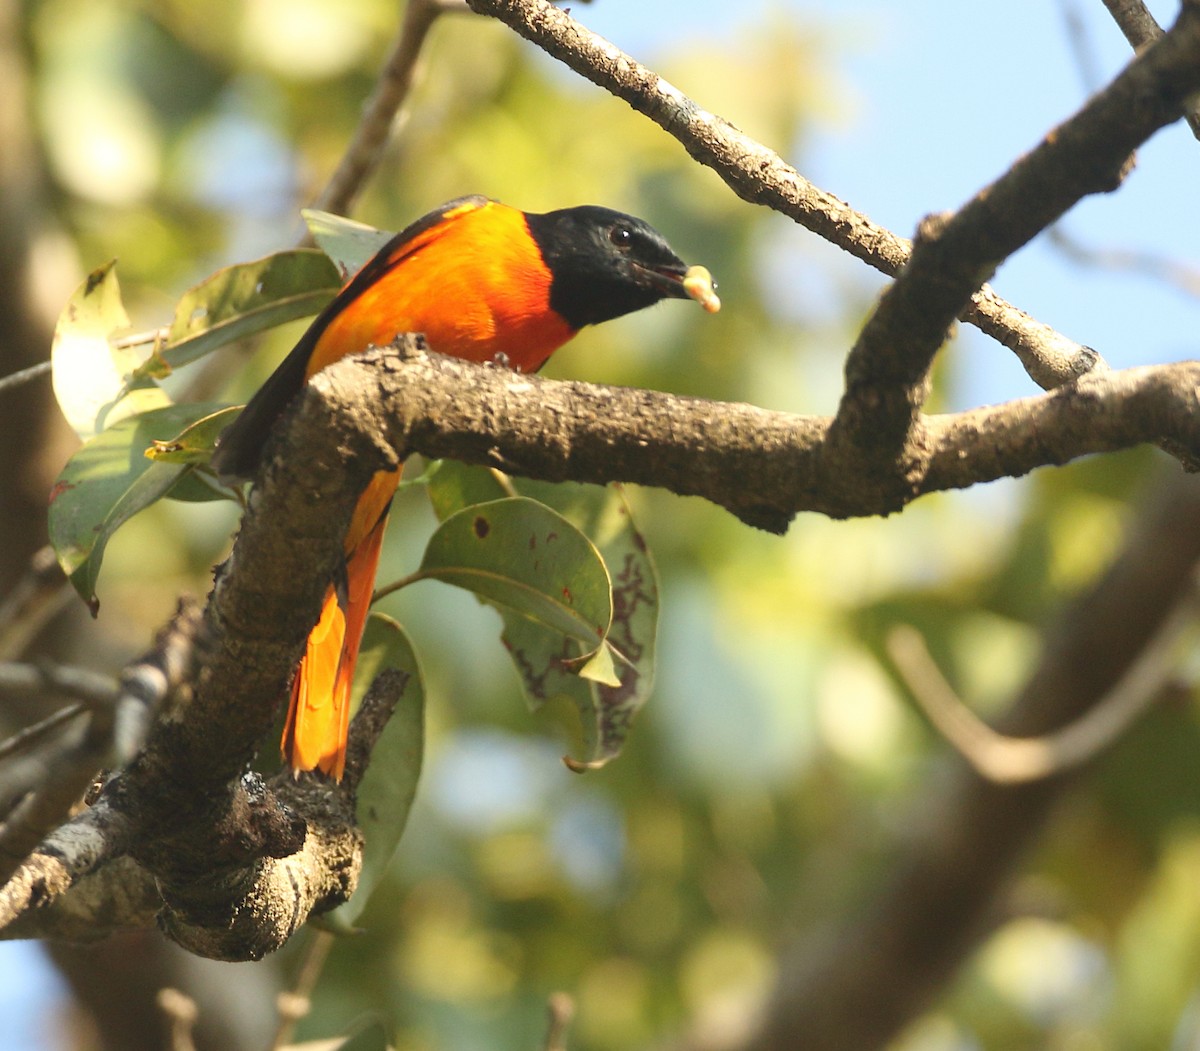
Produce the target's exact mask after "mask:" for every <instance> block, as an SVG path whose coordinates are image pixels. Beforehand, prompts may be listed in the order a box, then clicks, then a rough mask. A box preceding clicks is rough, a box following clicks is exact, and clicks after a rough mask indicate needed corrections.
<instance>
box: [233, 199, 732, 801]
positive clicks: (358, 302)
mask: <svg viewBox="0 0 1200 1051" xmlns="http://www.w3.org/2000/svg"><path fill="white" fill-rule="evenodd" d="M688 298H690V299H694V300H696V301H697V302H699V303H700V304H701V305H702V306H703V307H704V308H705V309H706V310H708V311H709V312H714V313H715V312H716V311H717V310H719V309H720V300H719V298H718V297H717V294H716V286H715V285H714V283H713V281H712V278H711V275H710V274H709V272H708V270H706V269H705V268H704V267H700V266H693V267H688V266H687V265H686V264H685V263H684V262H683V261H682V260H681V259H680V258H679V256H677V255H676V254H675V252H674V251H673V250H672V249H671V247H670V246H669V245H668V243H667V241H666V240H665V239H664V238H663V236H662V235H661V234H660V233H658V232H657V231H656V230H655V229H654V228H653V227H651V226H650V225H649V224H648V223H646V222H645V221H643V220H641V219H638V218H635V217H633V216H630V215H625V214H623V213H622V212H618V211H614V210H612V209H610V208H604V207H601V206H598V205H577V206H574V207H569V208H562V209H558V210H555V211H548V212H542V213H531V212H524V211H521V210H520V209H517V208H513V207H511V206H509V205H505V204H502V203H500V202H499V201H496V200H492V199H491V198H488V197H483V196H479V195H472V196H468V197H459V198H455V199H454V200H452V201H448V202H446V203H445V204H442V205H440V206H439V207H437V208H435V209H434V210H433V211H431V212H429V213H428V214H426V215H424V216H422V217H421V218H420V219H417V220H416V221H415V222H413V223H412V224H410V225H409V226H408V227H406V228H405V229H403V230H401V231H400V232H399V233H398V234H396V235H395V236H394V237H392V238H391V239H390V240H389V241H388V242H387V243H386V244H384V245H383V247H382V248H380V249H379V251H378V252H377V253H376V254H375V255H374V256H373V257H372V258H371V259H370V260H368V261H367V262H366V263H365V264H364V265H363V266H362V268H361V269H360V270H359V271H358V272H357V273H356V274H355V275H354V276H353V277H352V278H350V280H349V281H348V282H347V283H346V284H345V285H344V287H343V288H342V290H341V291H340V292H339V293H338V294H337V296H336V297H335V298H334V299H333V300H332V301H331V302H330V303H329V305H328V306H326V307H325V309H324V310H323V311H322V312H321V313H320V314H319V315H318V316H317V317H316V318H315V320H314V321H313V322H312V324H311V325H310V326H309V328H308V329H307V330H306V331H305V333H304V334H303V335H302V336H301V337H300V339H299V341H298V342H297V343H296V345H295V347H294V348H293V349H292V351H291V352H290V353H289V354H288V355H287V357H286V358H284V360H283V361H282V362H281V364H280V365H279V366H278V368H277V369H276V370H275V371H274V372H273V373H272V374H271V375H270V376H269V377H268V379H267V380H266V382H265V383H263V385H262V386H261V387H260V388H259V389H258V391H257V392H256V393H255V394H254V396H253V397H252V398H251V399H250V401H249V402H248V403H247V405H246V406H245V408H244V409H243V410H242V412H241V413H240V414H239V416H238V417H237V418H236V419H235V421H234V422H233V423H232V424H231V425H230V426H229V427H228V428H227V429H226V430H225V431H224V433H223V434H222V435H221V436H220V438H219V439H218V441H217V445H216V448H215V451H214V453H213V456H212V459H211V467H212V469H213V470H214V471H215V472H216V473H217V475H218V476H219V477H220V478H221V479H222V480H224V481H227V482H234V483H236V482H239V481H243V480H249V479H252V478H253V476H254V475H255V473H256V471H257V469H258V467H259V464H260V461H261V460H262V455H263V450H264V448H265V445H266V442H267V439H268V437H269V436H270V434H271V431H272V429H273V428H274V426H275V424H276V423H277V422H278V420H279V419H280V417H281V416H282V415H283V414H284V412H285V411H286V409H287V408H288V406H289V405H290V404H291V403H292V402H293V401H294V400H295V399H296V398H297V396H298V395H299V394H300V393H301V392H302V391H303V389H304V386H305V384H306V383H307V382H308V380H309V379H311V378H312V377H313V376H314V375H315V374H316V373H317V372H319V371H320V370H321V369H323V368H325V367H326V366H328V365H330V364H332V363H333V362H335V361H338V360H340V359H341V358H343V357H345V356H346V355H349V354H353V353H356V352H358V351H362V350H365V349H366V348H367V347H368V346H369V345H384V344H387V343H390V342H391V341H392V340H394V339H395V338H396V337H397V336H398V335H400V334H402V333H407V332H415V333H421V334H423V335H424V337H425V340H426V342H427V344H428V346H429V348H430V349H431V350H434V351H437V352H438V353H441V354H446V355H449V356H452V357H457V358H462V359H465V360H467V361H474V362H487V363H494V364H500V365H504V366H507V367H508V368H511V369H514V370H516V371H518V372H527V373H528V372H535V371H537V370H538V369H540V368H541V367H542V365H543V364H545V362H546V360H547V359H548V358H549V357H550V355H551V354H552V353H553V352H554V351H555V350H557V349H558V348H559V347H561V346H562V345H563V344H564V343H566V342H567V341H568V340H570V339H571V338H572V337H573V336H574V335H575V334H576V333H577V332H579V330H580V329H582V328H585V327H586V326H588V325H596V324H600V323H602V322H605V321H609V320H612V319H614V318H618V317H621V316H623V315H625V314H629V313H632V312H634V311H637V310H641V309H643V308H645V307H648V306H651V305H652V304H654V303H657V302H659V301H660V300H663V299H688ZM399 480H400V469H399V468H397V469H394V470H384V471H379V472H377V473H376V474H375V475H374V476H373V477H372V479H371V481H370V482H369V483H368V485H367V487H366V489H365V490H364V492H363V494H362V495H361V497H360V498H359V500H358V503H357V505H356V507H355V510H354V513H353V515H352V518H351V522H350V525H349V528H348V530H347V532H346V535H345V538H344V541H343V564H342V567H341V569H340V571H339V572H338V573H337V577H336V579H335V580H333V581H331V582H330V584H329V587H328V589H327V592H326V595H325V598H324V602H323V604H322V609H321V614H320V617H319V618H318V620H317V623H316V624H315V625H314V627H313V629H312V631H311V633H310V634H309V636H308V640H307V643H306V645H305V650H304V653H303V655H302V656H301V658H300V661H299V664H298V666H297V669H296V672H295V675H294V677H293V680H292V687H291V699H290V703H289V706H288V714H287V717H286V720H285V724H284V730H283V737H282V741H281V751H282V754H283V758H284V760H285V761H286V762H287V763H288V764H289V765H290V766H291V768H292V770H293V772H295V773H297V774H298V773H299V772H301V771H309V770H319V771H321V772H322V773H324V774H326V775H329V776H330V777H332V778H333V779H334V780H338V781H340V780H341V778H342V775H343V773H344V770H345V764H346V738H347V733H348V728H349V717H350V711H349V708H350V687H351V684H352V680H353V676H354V665H355V661H356V659H357V656H358V650H359V646H360V644H361V640H362V633H363V629H364V628H365V626H366V620H367V611H368V609H369V607H370V604H371V596H372V592H373V588H374V581H375V573H376V569H377V567H378V563H379V554H380V548H381V544H382V540H383V534H384V530H385V527H386V524H387V518H388V512H389V509H390V507H391V502H392V497H393V496H394V494H395V492H396V487H397V485H398V483H399Z"/></svg>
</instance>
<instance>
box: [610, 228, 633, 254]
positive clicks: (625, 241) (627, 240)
mask: <svg viewBox="0 0 1200 1051" xmlns="http://www.w3.org/2000/svg"><path fill="white" fill-rule="evenodd" d="M608 239H609V240H610V241H611V242H612V243H613V244H614V245H616V246H617V247H618V248H622V249H624V248H628V247H629V246H630V245H632V244H633V231H632V230H630V229H629V227H628V226H614V227H613V228H612V229H611V230H609V231H608Z"/></svg>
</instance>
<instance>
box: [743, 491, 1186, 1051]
mask: <svg viewBox="0 0 1200 1051" xmlns="http://www.w3.org/2000/svg"><path fill="white" fill-rule="evenodd" d="M1197 516H1200V479H1197V478H1194V477H1186V478H1185V477H1183V476H1179V475H1177V476H1176V477H1175V478H1174V479H1173V480H1172V481H1171V484H1170V485H1168V486H1166V487H1165V492H1161V493H1160V494H1159V498H1158V499H1157V500H1155V501H1153V502H1151V504H1150V506H1148V507H1145V508H1144V511H1143V514H1142V517H1141V519H1140V521H1138V522H1137V523H1136V524H1135V526H1134V528H1133V530H1132V532H1131V535H1130V536H1129V538H1128V539H1127V541H1126V544H1125V547H1124V550H1123V551H1122V552H1121V553H1120V555H1119V556H1118V558H1117V560H1116V561H1115V562H1114V564H1113V565H1112V567H1111V568H1110V569H1109V571H1108V572H1107V573H1106V574H1105V575H1104V576H1103V577H1102V578H1101V579H1100V580H1099V581H1098V582H1097V583H1096V584H1095V585H1094V586H1093V587H1092V588H1091V589H1090V590H1089V591H1088V592H1087V593H1085V594H1083V595H1080V596H1079V598H1078V599H1077V600H1076V601H1075V602H1073V603H1072V604H1071V606H1070V607H1069V608H1067V609H1066V610H1064V611H1063V612H1062V614H1061V616H1060V617H1059V618H1058V621H1057V623H1056V624H1055V625H1053V626H1052V627H1051V628H1050V630H1049V631H1048V633H1047V635H1046V643H1045V649H1044V651H1043V654H1042V658H1041V661H1040V663H1039V664H1038V666H1037V668H1036V669H1035V670H1034V672H1033V674H1032V675H1031V676H1030V678H1029V680H1028V682H1027V683H1026V685H1025V687H1024V689H1023V690H1022V691H1021V693H1020V695H1019V696H1018V697H1017V699H1016V701H1015V703H1014V704H1013V706H1012V708H1011V709H1010V711H1009V714H1008V717H1007V718H1006V719H1005V720H1003V732H1005V733H1007V734H1010V735H1012V736H1019V737H1038V736H1042V735H1044V734H1047V733H1052V732H1053V731H1054V730H1055V729H1056V728H1058V727H1061V726H1064V725H1069V724H1071V723H1073V722H1074V721H1076V720H1078V719H1080V718H1081V717H1083V716H1084V715H1085V713H1087V712H1089V711H1091V710H1092V709H1093V708H1094V707H1095V705H1096V704H1098V703H1100V702H1101V701H1102V699H1103V698H1104V697H1105V696H1107V695H1109V694H1110V693H1111V691H1113V690H1114V689H1116V688H1117V684H1118V683H1119V682H1120V681H1121V679H1122V678H1124V677H1125V676H1126V675H1127V674H1128V673H1129V670H1130V669H1131V668H1132V667H1133V666H1134V665H1135V663H1136V662H1137V660H1138V657H1139V654H1141V653H1142V652H1143V651H1144V650H1145V649H1146V647H1147V645H1148V644H1149V643H1150V640H1151V639H1153V638H1154V637H1155V636H1156V635H1157V634H1158V633H1159V631H1160V630H1161V627H1162V625H1163V624H1164V622H1165V621H1167V619H1168V618H1169V617H1170V615H1171V614H1172V611H1174V610H1175V609H1176V608H1177V607H1178V606H1179V603H1180V602H1181V601H1183V600H1184V599H1185V598H1187V597H1188V596H1189V593H1190V591H1191V589H1192V588H1193V587H1194V576H1193V573H1194V569H1195V566H1196V564H1197V560H1200V530H1197V529H1196V528H1195V522H1196V520H1197ZM944 773H949V774H950V776H942V777H939V778H937V779H936V781H935V785H934V787H933V788H932V790H931V791H930V792H926V793H921V794H920V796H919V799H920V803H919V806H920V812H919V814H915V815H914V816H913V818H912V821H911V823H910V824H909V825H907V826H906V827H910V828H912V830H913V831H912V833H911V836H910V837H909V838H908V839H907V840H906V841H905V842H903V843H901V844H898V845H897V848H896V849H895V850H894V851H893V852H892V855H891V856H890V857H889V858H888V861H887V871H888V872H889V873H890V876H889V877H888V880H887V882H886V883H885V885H884V887H883V888H882V890H881V891H879V892H877V893H876V895H875V896H874V897H873V899H872V901H871V903H870V904H869V905H868V906H867V907H866V908H865V909H864V912H863V914H862V915H861V916H856V917H854V918H848V919H845V920H843V921H841V922H833V923H831V924H830V925H829V927H828V928H827V929H826V930H824V931H822V932H820V933H819V934H816V935H813V936H812V937H810V939H808V940H807V941H806V943H805V944H803V945H801V946H797V947H795V948H794V949H793V951H792V953H791V954H790V957H789V958H788V959H786V961H785V966H784V968H783V971H782V973H781V975H780V978H779V982H778V986H777V990H776V994H775V997H774V1000H773V1001H772V1003H771V1004H770V1006H769V1007H768V1010H767V1013H766V1018H765V1020H764V1022H763V1025H762V1028H761V1030H760V1032H759V1033H758V1034H757V1036H756V1037H755V1039H753V1040H752V1041H750V1043H749V1045H748V1046H749V1048H750V1049H751V1051H785V1049H788V1051H790V1049H792V1048H794V1047H795V1046H796V1034H797V1033H803V1034H804V1047H805V1049H806V1051H841V1049H843V1048H848V1047H853V1048H863V1049H868V1048H878V1047H883V1046H885V1045H886V1044H887V1043H888V1041H889V1040H890V1039H891V1038H892V1037H893V1036H894V1035H895V1034H896V1032H897V1031H898V1030H899V1029H900V1027H901V1026H903V1025H904V1024H905V1023H906V1022H907V1021H908V1020H909V1019H911V1018H913V1017H914V1016H915V1015H916V1014H918V1013H919V1012H920V1011H922V1010H923V1009H925V1008H926V1007H927V1006H928V1004H929V1003H930V1002H931V1001H932V999H933V997H934V996H935V994H936V993H937V991H938V989H940V988H941V986H942V985H943V983H944V982H945V981H946V980H947V979H948V978H949V976H950V975H951V974H952V973H953V972H954V970H955V969H956V968H957V967H958V966H959V964H960V963H961V962H962V960H963V958H964V957H965V956H966V955H967V954H968V953H969V952H970V951H971V950H972V949H974V947H975V946H976V945H977V943H978V941H979V940H980V939H981V938H982V937H983V936H984V935H985V934H986V933H987V931H988V929H989V926H990V924H991V922H992V921H993V919H994V917H995V916H996V915H998V914H999V913H1000V911H1001V910H1000V908H999V905H1000V901H1001V898H1002V896H1003V895H1004V893H1005V891H1006V890H1007V888H1008V886H1009V882H1010V880H1011V877H1012V875H1013V873H1014V872H1015V870H1016V868H1017V866H1018V864H1019V863H1020V861H1021V860H1022V858H1023V857H1024V856H1025V854H1026V852H1027V851H1028V849H1029V847H1030V845H1031V843H1032V842H1033V840H1034V839H1035V837H1036V836H1037V834H1038V832H1039V831H1040V830H1041V828H1042V826H1043V824H1044V823H1045V821H1046V820H1047V818H1048V817H1049V815H1050V813H1051V810H1052V808H1053V806H1054V804H1055V803H1056V802H1057V801H1058V800H1059V799H1060V798H1061V796H1062V794H1063V792H1064V790H1065V789H1066V788H1067V787H1068V786H1069V785H1071V784H1072V783H1073V782H1072V779H1071V778H1070V777H1067V776H1061V775H1060V776H1058V777H1051V778H1047V779H1044V780H1040V781H1036V782H1033V783H1028V784H1023V785H1016V786H1013V785H998V784H995V783H994V782H991V781H986V780H983V779H982V778H980V777H979V775H978V774H976V773H975V772H974V771H973V770H971V769H970V768H969V767H967V766H966V764H965V763H964V762H963V761H962V760H961V759H959V760H957V761H956V762H955V763H954V767H953V770H952V771H946V772H944Z"/></svg>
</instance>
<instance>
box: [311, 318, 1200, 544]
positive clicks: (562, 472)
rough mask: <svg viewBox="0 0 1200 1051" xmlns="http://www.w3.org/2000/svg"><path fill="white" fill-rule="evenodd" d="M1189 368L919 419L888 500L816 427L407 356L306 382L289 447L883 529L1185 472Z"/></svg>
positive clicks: (420, 353) (767, 524) (825, 426)
mask: <svg viewBox="0 0 1200 1051" xmlns="http://www.w3.org/2000/svg"><path fill="white" fill-rule="evenodd" d="M1198 384H1200V363H1197V362H1184V363H1180V364H1171V365H1157V366H1146V367H1141V368H1136V369H1125V370H1121V371H1116V372H1104V373H1097V374H1094V375H1089V376H1086V377H1084V378H1083V379H1081V380H1079V381H1078V382H1076V383H1074V384H1071V385H1069V386H1066V387H1062V388H1060V389H1059V390H1056V391H1052V392H1050V393H1047V394H1039V395H1035V396H1033V397H1030V398H1023V399H1020V400H1017V401H1012V402H1008V403H1005V404H1003V405H995V406H986V407H983V408H979V409H973V410H970V411H968V412H963V413H957V414H953V415H948V416H929V417H921V418H920V420H919V424H920V425H919V426H918V427H917V428H916V431H915V433H914V434H913V435H911V436H910V439H909V441H908V442H907V443H906V445H905V448H904V453H903V455H904V456H905V457H906V458H907V460H908V461H909V462H911V464H912V465H913V466H912V470H911V472H910V475H909V482H910V485H909V488H908V489H907V490H906V491H905V492H904V493H902V494H900V496H899V497H898V498H897V497H896V495H895V494H893V493H891V492H890V491H886V490H883V489H880V488H878V487H876V486H874V485H873V484H871V482H870V480H869V479H865V478H863V477H862V476H860V475H858V474H854V473H848V472H847V473H844V474H837V473H835V471H834V469H833V467H832V466H831V464H832V463H833V462H834V461H833V459H832V457H831V456H830V454H829V448H828V441H827V437H828V433H829V430H830V427H831V423H832V421H831V420H830V419H829V418H828V417H824V416H795V415H791V414H788V413H783V412H769V411H767V410H765V409H760V408H757V407H755V406H752V405H743V404H731V403H725V402H712V401H705V400H703V399H698V398H684V397H678V396H676V395H671V394H663V393H659V392H657V391H648V390H639V389H633V388H620V387H602V386H597V385H594V384H587V383H579V382H567V381H560V380H549V379H545V378H543V377H541V376H525V375H518V374H513V373H511V372H508V371H507V370H504V369H496V368H491V367H488V366H480V365H475V364H472V363H470V362H464V361H460V360H457V359H454V358H447V357H444V356H442V355H439V354H434V353H432V352H429V351H426V350H422V349H420V348H419V345H418V344H416V343H415V342H402V343H400V344H398V345H397V347H396V348H377V349H372V350H370V351H369V352H367V353H366V354H364V355H361V356H356V357H353V358H348V359H345V360H344V361H342V362H339V363H338V364H337V365H336V366H333V367H331V368H330V369H328V370H326V371H325V372H324V373H322V374H321V376H320V377H319V378H317V379H316V380H315V381H314V383H313V384H312V386H311V387H310V391H309V395H308V399H307V400H308V401H309V402H312V404H311V406H307V407H306V408H305V409H304V410H303V411H302V412H301V413H299V414H298V415H297V417H296V419H295V421H294V423H293V427H294V429H293V430H292V431H291V432H290V433H291V438H290V439H289V440H290V441H292V442H294V443H295V444H294V445H293V446H291V447H290V448H291V453H290V455H292V456H296V457H298V458H299V459H300V460H301V461H303V460H304V459H305V458H306V457H308V456H311V455H316V454H317V450H319V449H321V448H323V447H329V446H332V447H337V446H343V447H350V446H351V445H353V444H356V443H357V444H362V443H364V442H367V443H369V442H370V440H371V436H372V435H374V434H378V435H380V436H386V440H387V441H388V442H389V443H390V444H391V445H392V447H393V448H394V449H395V453H396V455H398V456H401V457H403V456H406V455H408V454H409V453H411V452H421V453H424V454H425V455H427V456H431V457H435V458H436V457H449V458H452V459H458V460H463V461H466V462H468V463H477V464H484V465H487V466H492V467H500V468H502V469H503V470H505V471H507V472H509V473H513V474H521V475H525V476H528V477H532V478H539V479H543V480H546V481H564V480H568V479H569V480H572V481H579V482H593V483H601V484H602V483H606V482H611V481H623V482H635V483H638V484H641V485H653V486H657V487H660V488H665V489H669V490H671V491H672V492H674V493H677V494H679V495H682V496H701V497H703V498H704V499H706V500H709V501H710V502H712V503H714V504H717V505H718V506H721V507H724V508H726V509H727V510H728V511H730V512H731V513H733V514H734V515H736V516H737V517H738V518H740V519H741V520H742V521H744V522H746V523H748V524H750V525H754V526H757V527H759V528H762V529H767V530H770V531H772V532H783V531H784V530H786V528H787V525H788V523H789V521H790V520H791V519H792V518H793V517H794V516H795V515H796V514H797V513H798V512H800V511H817V512H820V513H822V514H826V515H829V516H831V517H836V518H850V517H862V516H867V515H878V514H887V513H890V512H892V511H895V510H898V509H899V508H900V507H902V506H903V505H904V503H906V502H907V501H909V500H912V499H914V498H916V497H917V496H920V495H923V494H925V493H930V492H936V491H941V490H946V489H963V488H967V487H968V486H971V485H974V484H977V483H979V482H984V481H991V480H993V479H996V478H1000V477H1006V476H1015V475H1022V474H1025V473H1027V472H1028V471H1031V470H1033V469H1034V468H1035V467H1040V466H1045V465H1049V464H1063V463H1066V462H1068V461H1069V460H1072V459H1074V458H1076V457H1078V456H1083V455H1086V454H1088V453H1096V452H1111V451H1113V450H1116V449H1122V448H1128V447H1130V446H1133V445H1137V444H1139V443H1143V442H1158V441H1161V440H1163V439H1168V440H1170V441H1172V442H1175V443H1177V444H1179V445H1180V446H1181V447H1183V449H1185V450H1187V451H1188V452H1189V453H1190V454H1191V455H1193V456H1197V457H1200V411H1198V410H1200V405H1198V398H1200V395H1198V394H1197V385H1198Z"/></svg>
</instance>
